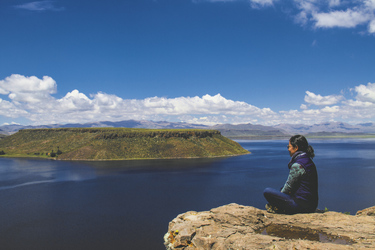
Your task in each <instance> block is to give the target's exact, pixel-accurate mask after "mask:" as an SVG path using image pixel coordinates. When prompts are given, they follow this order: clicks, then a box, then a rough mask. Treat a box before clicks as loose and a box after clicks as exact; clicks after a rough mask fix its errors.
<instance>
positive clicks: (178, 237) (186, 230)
mask: <svg viewBox="0 0 375 250" xmlns="http://www.w3.org/2000/svg"><path fill="white" fill-rule="evenodd" d="M363 211H365V212H362V213H359V214H357V215H346V214H343V213H338V212H326V213H311V214H296V215H283V214H270V213H267V212H266V211H265V210H261V209H257V208H255V207H251V206H242V205H238V204H235V203H232V204H229V205H225V206H221V207H218V208H214V209H211V210H210V211H204V212H194V211H190V212H186V213H184V214H180V215H178V216H177V217H176V218H175V219H173V220H172V221H171V222H170V223H169V228H168V232H167V233H166V234H165V236H164V241H165V243H164V244H165V246H166V249H167V250H174V249H186V250H193V249H361V248H367V249H374V248H375V234H374V232H375V216H368V215H373V212H374V211H375V207H372V208H369V209H365V210H363ZM277 231H280V232H282V234H278V232H277Z"/></svg>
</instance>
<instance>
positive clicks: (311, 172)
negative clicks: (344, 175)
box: [263, 135, 318, 214]
mask: <svg viewBox="0 0 375 250" xmlns="http://www.w3.org/2000/svg"><path fill="white" fill-rule="evenodd" d="M288 151H289V154H290V156H291V160H290V162H289V164H288V167H289V176H288V179H287V181H286V182H285V185H284V187H283V188H282V189H281V191H278V190H276V189H273V188H266V189H265V190H264V192H263V195H264V197H265V198H266V200H267V201H268V204H267V205H266V209H267V211H268V212H271V213H284V214H296V213H312V212H315V210H316V208H317V206H318V174H317V170H316V166H315V164H314V162H313V161H312V158H313V157H314V156H315V154H314V149H313V148H312V147H311V146H310V145H309V144H308V142H307V140H306V138H305V137H304V136H302V135H294V136H292V137H291V138H290V140H289V145H288Z"/></svg>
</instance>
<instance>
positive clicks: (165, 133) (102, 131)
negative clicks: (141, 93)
mask: <svg viewBox="0 0 375 250" xmlns="http://www.w3.org/2000/svg"><path fill="white" fill-rule="evenodd" d="M19 132H21V133H29V132H33V133H38V132H43V133H57V132H75V133H99V135H98V136H97V137H96V138H97V139H102V138H104V139H114V138H135V137H150V138H154V137H164V138H170V137H182V138H190V137H197V138H205V137H212V136H214V135H221V132H220V131H218V130H201V129H134V128H129V129H128V128H46V129H43V128H41V129H21V130H19Z"/></svg>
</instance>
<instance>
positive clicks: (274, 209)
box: [266, 204, 279, 214]
mask: <svg viewBox="0 0 375 250" xmlns="http://www.w3.org/2000/svg"><path fill="white" fill-rule="evenodd" d="M266 210H267V212H269V213H271V214H277V213H278V211H279V209H278V208H277V207H275V206H271V205H270V204H266Z"/></svg>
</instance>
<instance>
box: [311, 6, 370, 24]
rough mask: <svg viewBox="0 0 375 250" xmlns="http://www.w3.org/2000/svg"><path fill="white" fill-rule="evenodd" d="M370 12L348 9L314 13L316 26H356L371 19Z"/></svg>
mask: <svg viewBox="0 0 375 250" xmlns="http://www.w3.org/2000/svg"><path fill="white" fill-rule="evenodd" d="M371 18H372V17H371V15H370V14H369V13H364V12H362V11H355V10H351V9H348V10H346V11H332V12H329V13H314V14H313V19H314V20H315V26H316V27H319V28H333V27H342V28H354V27H356V26H357V25H360V24H364V23H368V22H369V21H370V20H371Z"/></svg>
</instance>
